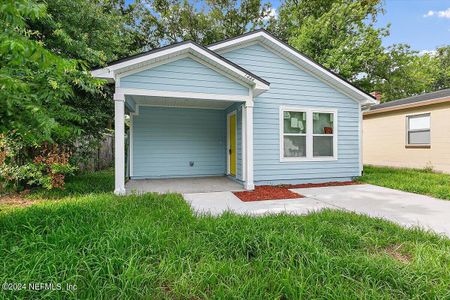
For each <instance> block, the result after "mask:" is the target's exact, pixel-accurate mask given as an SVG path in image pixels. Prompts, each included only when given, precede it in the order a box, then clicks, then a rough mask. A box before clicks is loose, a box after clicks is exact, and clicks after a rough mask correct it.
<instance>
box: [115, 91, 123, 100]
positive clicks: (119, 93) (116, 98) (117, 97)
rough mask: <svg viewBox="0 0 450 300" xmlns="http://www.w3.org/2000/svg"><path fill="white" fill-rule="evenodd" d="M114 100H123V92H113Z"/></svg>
mask: <svg viewBox="0 0 450 300" xmlns="http://www.w3.org/2000/svg"><path fill="white" fill-rule="evenodd" d="M114 101H122V102H125V93H121V92H118V91H117V90H116V92H115V93H114Z"/></svg>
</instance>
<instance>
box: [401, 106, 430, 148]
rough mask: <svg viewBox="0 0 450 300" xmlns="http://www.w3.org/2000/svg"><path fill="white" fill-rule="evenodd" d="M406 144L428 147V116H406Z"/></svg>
mask: <svg viewBox="0 0 450 300" xmlns="http://www.w3.org/2000/svg"><path fill="white" fill-rule="evenodd" d="M406 132H407V133H406V144H407V145H430V142H431V138H430V114H429V113H428V114H420V115H411V116H406Z"/></svg>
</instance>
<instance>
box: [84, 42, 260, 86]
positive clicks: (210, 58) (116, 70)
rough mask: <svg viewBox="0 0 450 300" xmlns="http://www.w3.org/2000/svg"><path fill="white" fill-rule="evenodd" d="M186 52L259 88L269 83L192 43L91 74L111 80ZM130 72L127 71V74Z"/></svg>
mask: <svg viewBox="0 0 450 300" xmlns="http://www.w3.org/2000/svg"><path fill="white" fill-rule="evenodd" d="M186 53H190V54H192V55H194V56H196V57H198V58H200V59H202V60H204V61H205V62H207V63H210V64H211V65H216V66H219V67H221V68H222V69H223V70H224V71H225V72H227V73H228V74H229V75H230V76H232V77H235V78H236V79H238V80H240V81H241V82H243V83H245V84H247V85H250V86H253V87H257V88H258V89H260V90H264V91H266V90H268V89H269V85H268V84H266V83H265V82H263V81H261V80H259V79H257V78H254V77H253V76H251V75H250V74H248V73H246V72H244V71H242V70H241V69H239V68H237V67H235V66H234V65H232V64H230V63H227V62H226V61H224V60H222V59H220V58H219V57H217V56H215V55H213V54H211V53H209V52H208V51H205V50H204V49H202V48H200V47H198V46H197V45H195V44H193V43H185V44H181V45H179V46H174V47H171V48H168V49H166V50H162V51H157V52H155V53H149V54H148V55H144V56H140V57H136V58H134V59H130V60H127V61H124V62H120V63H117V64H113V65H111V66H108V67H106V68H103V69H99V70H94V71H92V72H91V73H92V75H93V76H94V77H97V78H111V79H113V80H115V79H116V77H117V76H120V74H121V73H123V72H125V71H130V69H132V68H133V66H142V64H145V63H146V62H153V61H156V60H158V59H159V60H165V59H170V58H171V57H174V56H178V55H183V54H186ZM129 73H131V72H127V74H129Z"/></svg>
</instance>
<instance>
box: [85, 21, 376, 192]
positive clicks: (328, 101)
mask: <svg viewBox="0 0 450 300" xmlns="http://www.w3.org/2000/svg"><path fill="white" fill-rule="evenodd" d="M92 73H93V75H94V76H95V77H98V78H105V79H108V80H109V81H111V82H115V94H114V100H115V192H116V193H117V194H123V193H124V192H125V178H126V175H127V174H126V159H125V157H126V155H125V149H126V148H125V126H124V122H125V114H129V116H130V132H129V159H127V161H128V164H129V167H128V169H129V171H128V174H129V177H130V178H131V179H154V178H174V177H203V176H229V177H230V178H233V179H234V180H236V181H238V182H240V183H242V184H243V186H244V187H245V188H246V189H249V190H251V189H253V188H254V186H255V185H261V184H282V183H311V182H328V181H344V180H350V179H351V178H352V177H355V176H359V175H360V174H361V170H362V165H361V109H362V107H363V106H366V105H370V104H373V103H376V101H375V99H374V98H373V97H372V96H371V95H369V94H367V93H365V92H364V91H361V90H360V89H358V88H356V87H355V86H353V85H352V84H350V83H348V82H347V81H345V80H343V79H342V78H340V77H339V76H337V75H336V74H334V73H332V72H330V71H329V70H327V69H325V68H324V67H322V66H321V65H319V64H317V63H315V62H314V61H312V60H311V59H309V58H307V57H305V56H304V55H302V54H301V53H299V52H297V51H296V50H295V49H293V48H291V47H290V46H288V45H287V44H285V43H283V42H281V41H280V40H278V39H276V38H275V37H274V36H272V35H271V34H269V33H268V32H267V31H264V30H258V31H254V32H250V33H247V34H244V35H241V36H238V37H236V38H232V39H228V40H224V41H222V42H219V43H216V44H213V45H209V46H207V47H203V46H200V45H198V44H196V43H194V42H191V41H186V42H182V43H178V44H175V45H170V46H166V47H162V48H159V49H156V50H152V51H149V52H145V53H142V54H139V55H136V56H132V57H128V58H126V59H123V60H119V61H116V62H113V63H111V64H110V65H109V66H107V67H105V68H102V69H98V70H94V71H93V72H92Z"/></svg>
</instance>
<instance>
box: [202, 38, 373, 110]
mask: <svg viewBox="0 0 450 300" xmlns="http://www.w3.org/2000/svg"><path fill="white" fill-rule="evenodd" d="M254 41H260V42H261V43H262V44H270V45H271V46H272V47H273V46H275V47H277V48H278V50H281V51H279V53H280V54H282V55H283V53H282V52H283V51H284V52H285V53H288V54H289V55H291V56H293V57H295V59H296V61H297V62H300V64H301V65H303V67H305V66H308V68H307V69H311V70H314V72H315V73H317V74H316V75H319V76H320V75H321V76H324V77H326V78H329V79H332V80H334V81H336V82H337V83H339V84H340V85H342V86H344V87H345V88H347V89H349V90H350V91H352V92H353V93H354V94H355V95H358V96H359V98H357V100H358V101H360V102H363V103H370V104H376V100H375V99H373V98H372V97H370V96H369V95H367V94H366V93H364V92H362V91H360V90H359V89H357V88H356V87H354V86H353V85H351V84H350V83H348V82H346V81H345V80H343V79H341V78H340V77H339V76H336V75H335V74H333V73H332V72H330V71H328V70H327V69H325V68H324V67H322V66H320V65H318V64H317V63H315V62H313V61H311V59H309V58H307V57H305V56H304V55H302V54H300V53H299V52H297V51H296V50H294V49H292V48H291V47H289V46H288V45H286V44H285V43H283V42H281V41H279V40H277V39H275V38H274V37H272V36H271V35H269V34H267V33H266V32H264V31H257V32H255V33H253V34H248V35H244V36H242V37H240V38H236V39H232V40H230V41H226V42H223V43H218V44H215V45H212V46H210V47H209V49H210V50H213V51H221V52H227V51H230V50H232V49H234V48H235V47H242V44H244V43H252V42H254ZM284 56H286V55H284Z"/></svg>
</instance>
